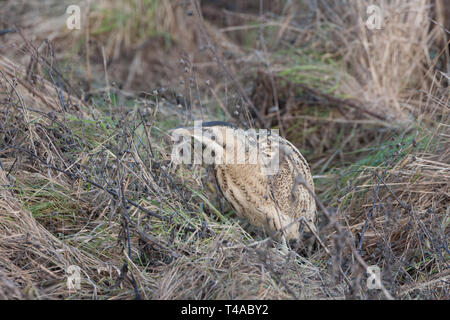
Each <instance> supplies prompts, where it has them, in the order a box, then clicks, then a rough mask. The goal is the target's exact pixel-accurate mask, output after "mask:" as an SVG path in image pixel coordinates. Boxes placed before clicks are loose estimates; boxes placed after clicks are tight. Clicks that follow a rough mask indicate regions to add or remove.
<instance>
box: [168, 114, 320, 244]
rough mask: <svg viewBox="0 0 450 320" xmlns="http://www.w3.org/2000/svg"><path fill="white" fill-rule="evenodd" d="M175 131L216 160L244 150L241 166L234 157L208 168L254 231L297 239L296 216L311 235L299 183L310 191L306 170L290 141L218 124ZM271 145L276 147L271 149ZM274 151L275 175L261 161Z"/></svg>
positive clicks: (309, 204) (312, 206)
mask: <svg viewBox="0 0 450 320" xmlns="http://www.w3.org/2000/svg"><path fill="white" fill-rule="evenodd" d="M194 129H196V130H194ZM227 129H230V131H231V132H232V135H233V137H234V139H230V138H229V136H227V135H226V133H225V132H226V130H227ZM230 131H229V132H230ZM174 132H176V134H177V135H185V136H190V137H193V138H194V139H196V140H197V141H200V142H201V143H202V145H203V146H206V147H209V148H210V149H211V150H212V151H213V155H215V157H216V159H215V160H217V158H218V157H219V156H222V155H224V157H227V156H228V155H232V156H235V155H236V154H237V153H238V152H239V151H238V150H240V151H244V152H243V154H244V155H245V163H244V164H238V163H236V158H233V159H234V160H235V161H232V162H231V163H229V164H227V163H223V161H222V162H221V163H217V162H220V161H216V162H215V163H214V164H213V166H214V172H215V175H216V179H217V183H218V186H219V188H220V190H221V191H222V194H223V196H224V197H225V198H226V199H227V200H228V202H229V203H230V204H231V205H232V206H233V208H234V209H235V211H236V214H237V215H238V216H240V217H243V218H246V219H248V221H249V222H250V224H252V225H254V226H256V227H260V228H264V229H265V230H266V231H269V232H270V233H277V236H278V238H279V239H283V238H284V239H286V240H298V239H299V237H300V232H299V226H300V222H299V221H300V220H301V218H304V220H306V222H307V223H308V225H309V226H310V227H311V228H312V229H313V230H314V231H315V228H316V227H315V225H316V220H317V211H316V203H315V200H314V198H313V197H312V196H311V194H310V193H309V191H308V190H307V189H306V188H305V187H304V186H303V185H302V183H300V182H301V181H304V182H306V183H307V184H308V186H309V188H310V189H311V190H312V191H314V184H313V180H312V177H311V173H310V169H309V166H308V164H307V162H306V160H305V159H304V158H303V156H302V155H301V153H300V152H299V151H298V150H297V148H296V147H295V146H293V145H292V144H291V143H290V142H289V141H287V140H286V139H284V138H282V137H280V136H278V135H270V136H258V135H256V137H257V139H254V137H255V136H253V135H251V134H250V135H249V134H248V132H245V131H243V130H240V129H237V128H234V127H231V126H230V125H229V124H226V123H222V122H210V123H203V124H202V126H201V128H198V127H197V128H194V127H190V128H180V129H176V130H175V131H174ZM245 139H247V140H245ZM243 141H245V143H247V145H245V143H243ZM230 143H231V145H230ZM270 146H272V147H273V146H276V147H273V148H272V149H271V148H270ZM258 148H259V149H258ZM257 150H261V151H260V152H261V154H262V155H263V156H262V157H261V159H260V158H258V159H257V160H256V163H255V162H253V163H254V164H251V163H249V162H250V160H251V157H252V155H254V153H255V152H257ZM276 150H279V154H278V155H279V162H278V164H279V166H278V167H279V170H278V171H277V172H276V173H275V174H268V172H269V171H268V170H267V167H266V166H264V163H263V162H262V161H264V160H263V159H262V158H263V157H264V156H266V157H267V158H270V156H273V155H274V154H275V153H276ZM231 151H233V152H234V153H232V152H231ZM230 152H231V153H230ZM230 158H231V157H230ZM303 179H304V180H303ZM306 230H308V229H306Z"/></svg>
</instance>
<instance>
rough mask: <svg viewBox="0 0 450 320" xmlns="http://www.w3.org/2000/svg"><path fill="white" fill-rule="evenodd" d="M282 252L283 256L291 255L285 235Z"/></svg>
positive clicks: (282, 238) (282, 241) (282, 237)
mask: <svg viewBox="0 0 450 320" xmlns="http://www.w3.org/2000/svg"><path fill="white" fill-rule="evenodd" d="M280 250H281V252H282V253H283V254H288V253H289V247H288V242H287V241H286V237H285V236H284V235H282V236H281V244H280Z"/></svg>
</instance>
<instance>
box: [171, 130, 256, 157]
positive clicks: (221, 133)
mask: <svg viewBox="0 0 450 320" xmlns="http://www.w3.org/2000/svg"><path fill="white" fill-rule="evenodd" d="M170 133H171V135H172V140H173V142H174V143H175V144H174V149H173V150H172V160H175V162H178V161H179V160H182V161H181V162H183V163H187V162H186V161H189V160H190V159H191V154H192V152H191V151H192V142H193V146H194V148H193V151H194V163H198V164H200V163H204V164H222V163H225V161H226V157H227V155H230V157H231V154H232V156H233V158H234V155H236V154H238V150H239V151H244V150H245V146H246V143H247V145H248V142H247V141H246V139H247V136H248V135H247V134H246V132H245V131H243V130H242V129H238V128H237V127H236V126H234V125H233V124H231V123H228V122H222V121H211V122H196V123H195V124H194V126H192V127H180V128H176V129H173V130H171V131H170ZM192 140H193V141H192ZM243 148H244V149H243ZM247 148H248V147H247ZM174 157H175V158H174ZM196 157H197V159H196ZM198 157H200V158H201V160H200V158H198ZM176 158H177V159H176ZM177 160H178V161H177ZM230 160H231V159H228V161H230ZM233 160H234V159H233ZM199 161H201V162H199ZM188 163H190V162H188Z"/></svg>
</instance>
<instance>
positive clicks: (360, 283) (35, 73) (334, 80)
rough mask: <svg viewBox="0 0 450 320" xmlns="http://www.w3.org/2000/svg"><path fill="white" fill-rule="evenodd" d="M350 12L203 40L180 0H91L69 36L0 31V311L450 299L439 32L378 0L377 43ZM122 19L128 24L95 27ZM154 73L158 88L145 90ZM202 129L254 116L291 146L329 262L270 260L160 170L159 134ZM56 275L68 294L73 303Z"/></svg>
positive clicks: (217, 200) (411, 4)
mask: <svg viewBox="0 0 450 320" xmlns="http://www.w3.org/2000/svg"><path fill="white" fill-rule="evenodd" d="M347 2H348V5H347V6H346V9H345V12H344V11H342V10H343V7H341V6H335V7H329V6H326V3H325V2H324V1H304V2H301V4H300V5H301V6H302V8H303V9H305V8H313V9H314V10H309V11H308V10H304V11H303V12H306V14H305V15H303V16H302V15H296V14H295V12H297V11H296V8H293V7H289V6H288V5H285V4H284V3H283V2H282V1H280V2H279V3H278V2H277V3H278V5H279V6H281V7H280V10H273V11H272V8H271V10H267V11H264V14H262V15H260V14H255V7H251V8H250V9H249V11H248V12H247V13H244V12H234V11H232V10H231V11H226V12H225V13H224V12H223V11H220V10H217V12H218V13H220V14H225V18H224V19H223V21H225V23H226V21H233V25H220V26H217V25H216V26H214V25H212V24H210V22H209V21H206V24H203V23H202V20H201V19H198V17H196V9H195V6H192V4H191V6H187V7H183V5H181V4H180V3H181V2H176V1H175V2H171V1H162V2H158V5H157V4H156V2H154V1H124V2H119V1H102V2H99V3H96V4H95V7H92V8H91V11H90V12H89V14H88V16H89V24H88V26H89V27H88V29H83V30H82V31H81V32H80V33H79V34H76V35H75V36H73V37H70V36H69V33H68V32H67V31H66V30H64V29H63V28H61V29H58V28H55V27H53V28H51V27H49V28H48V29H45V30H44V29H40V30H33V28H32V26H33V24H36V23H37V22H39V19H42V18H41V17H39V16H33V18H34V19H36V20H32V21H31V22H30V20H27V23H28V24H24V25H23V28H22V29H21V32H20V33H16V34H12V35H9V36H8V38H7V39H6V40H5V44H4V45H2V46H1V47H0V53H1V56H0V71H1V73H0V185H1V188H0V208H1V209H0V230H1V231H0V298H1V299H92V298H94V299H95V298H98V299H132V298H136V297H140V298H144V299H344V298H351V299H385V298H390V297H391V296H393V297H394V298H397V299H448V298H449V296H448V295H449V283H448V281H449V280H448V277H449V268H448V264H449V257H450V251H449V245H448V234H449V228H450V212H449V209H448V208H449V207H450V206H449V204H450V203H449V202H450V201H449V199H450V194H449V192H450V190H449V183H448V181H450V173H449V170H450V164H449V161H448V159H449V158H450V148H449V147H450V143H449V142H450V141H449V137H450V135H449V125H450V122H449V120H450V119H449V105H450V103H449V99H450V96H449V92H448V87H447V82H446V79H445V77H444V76H443V75H442V73H441V72H440V71H439V70H435V68H437V67H439V66H440V63H441V62H442V60H443V59H444V58H445V50H444V51H442V48H438V43H439V41H441V40H442V30H441V29H438V28H437V27H436V26H435V25H430V20H429V19H428V18H427V17H428V16H429V15H430V10H431V9H430V6H429V5H430V3H431V2H430V1H426V0H412V1H408V2H405V1H394V0H393V1H386V12H387V13H388V14H387V15H386V16H385V21H384V24H383V30H381V31H373V32H369V31H367V29H365V27H364V21H363V20H362V19H361V17H363V16H364V12H365V8H366V6H365V5H366V4H367V3H368V2H367V3H366V2H365V1H363V2H361V1H358V2H357V1H350V0H349V1H347ZM7 5H8V6H9V8H10V10H11V12H17V14H18V16H19V17H22V18H25V17H30V16H29V15H27V13H26V12H25V13H24V12H20V11H17V10H18V9H17V8H16V9H14V8H15V7H14V2H12V1H11V2H10V1H8V2H7ZM274 6H275V4H274ZM256 7H257V6H256ZM143 8H144V9H145V10H144V9H143ZM213 9H214V7H213ZM241 9H242V8H241ZM15 10H16V11H15ZM210 10H211V9H210ZM117 12H123V13H124V14H125V16H127V14H129V17H128V18H124V19H122V20H120V21H121V22H120V25H117V26H115V25H114V27H111V28H109V29H108V28H106V27H105V26H111V24H110V23H109V24H108V23H107V24H105V21H106V22H107V21H112V20H114V21H118V20H117V19H116V18H117ZM50 13H51V12H50ZM187 13H189V14H187ZM191 13H192V15H191ZM213 13H214V12H212V13H210V14H213ZM43 14H44V15H48V14H49V13H45V12H44V13H43ZM227 15H228V16H232V17H234V18H233V19H228V18H226V16H227ZM119 16H120V15H119ZM130 17H131V18H130ZM150 17H155V19H153V20H152V19H149V18H150ZM163 17H165V18H163ZM358 17H359V18H358ZM111 19H112V20H111ZM249 19H250V20H253V21H254V23H255V24H249V23H248V22H247V21H248V20H249ZM5 21H6V20H5ZM17 21H19V22H20V21H22V20H21V19H17ZM24 21H25V20H24ZM55 21H56V20H53V22H54V24H53V25H55V23H56V22H55ZM242 21H245V22H242ZM222 23H223V22H222ZM236 23H241V25H238V26H236ZM19 25H20V23H19ZM50 25H51V24H49V25H48V26H50ZM254 25H256V28H255V27H254ZM102 26H103V27H102ZM219 28H221V29H219ZM99 30H100V31H101V32H100V31H99ZM219 30H221V31H222V32H220V31H219ZM230 30H234V31H230ZM251 30H256V32H257V33H256V34H252V31H251ZM229 32H241V33H242V34H239V35H236V34H234V35H233V36H232V37H230V38H228V37H227V33H229ZM161 34H166V35H167V36H168V38H167V39H170V41H171V44H170V46H166V44H163V43H162V42H161V41H160V40H161V39H164V36H163V37H162V38H161ZM246 34H248V37H246V36H245V35H246ZM35 36H36V37H37V39H34V37H35ZM44 36H49V38H50V40H51V41H50V42H49V43H47V44H46V43H45V42H40V41H41V40H42V37H44ZM86 37H87V38H90V39H91V40H93V41H91V42H89V40H87V41H86ZM155 37H156V38H155ZM155 39H158V40H157V41H155ZM229 39H234V40H233V41H236V42H235V43H233V42H232V41H231V40H229ZM256 40H257V41H256ZM239 41H242V43H240V42H239ZM244 41H245V43H244ZM13 42H14V43H15V45H14V47H13V46H12V43H13ZM163 42H164V41H163ZM75 43H78V45H79V48H78V49H75V51H76V52H81V53H82V54H81V55H76V54H74V52H73V51H72V50H74V48H75V47H74V44H75ZM145 43H151V45H150V47H148V46H146V45H144V46H143V47H142V48H145V50H140V49H139V48H140V46H141V45H142V44H145ZM66 47H69V48H70V49H69V50H67V49H65V48H66ZM156 47H157V50H156V51H154V52H153V51H151V50H150V49H149V48H156ZM200 47H203V48H200ZM77 50H78V51H77ZM149 52H153V53H154V54H153V55H151V54H150V53H149ZM144 53H145V54H144ZM230 55H231V57H229V56H230ZM433 55H434V56H433ZM86 57H88V59H87V60H86ZM199 57H200V58H199ZM180 58H181V59H182V61H181V63H180ZM208 59H209V60H208ZM67 65H69V66H67ZM105 65H106V67H105ZM133 66H142V67H141V68H135V67H133ZM158 66H162V68H163V69H164V70H165V71H164V72H160V71H161V70H162V69H158V68H159V67H158ZM147 67H148V68H149V70H152V72H148V73H147V72H143V71H145V70H147ZM133 68H134V69H133ZM89 70H90V71H89ZM155 70H156V71H155ZM158 70H159V71H158ZM153 71H155V72H153ZM441 71H442V70H441ZM88 72H90V74H89V75H88ZM155 74H158V75H160V76H161V77H162V79H163V80H164V78H165V77H169V78H170V79H168V80H164V81H165V82H167V83H172V86H169V87H167V88H166V90H161V89H158V90H159V91H153V88H158V86H160V85H161V79H154V75H155ZM255 74H256V75H257V76H256V77H255ZM326 76H327V77H326ZM89 79H90V80H89ZM78 80H81V83H78ZM180 80H181V82H180ZM204 80H211V83H208V84H204ZM119 81H120V82H121V83H120V84H119V85H114V84H113V83H114V82H119ZM164 81H163V82H164ZM174 84H175V85H174ZM140 86H141V87H140ZM144 88H145V91H146V92H147V93H146V94H145V95H143V94H136V92H139V91H141V90H144ZM149 88H151V89H149ZM244 94H245V95H248V97H249V98H248V99H249V100H247V98H245V97H243V95H244ZM248 102H250V103H253V104H254V105H255V106H257V108H255V109H254V110H253V109H252V108H251V106H250V105H249V103H248ZM274 106H276V107H278V110H276V109H277V108H274ZM255 112H259V115H258V117H259V120H258V119H256V118H257V117H256V114H255ZM200 118H205V119H209V118H211V119H217V118H221V119H222V118H224V119H227V120H230V121H235V122H239V123H240V124H243V125H247V126H250V125H252V123H253V122H251V121H250V122H249V121H248V119H249V118H254V119H256V120H255V122H256V123H258V121H259V125H271V126H278V127H280V129H282V130H283V131H284V133H285V135H286V136H287V137H289V139H290V140H291V141H293V142H294V143H295V144H297V145H298V146H300V149H301V150H302V152H304V153H305V155H306V156H307V159H308V160H309V162H310V163H311V164H312V170H313V173H314V174H315V175H316V177H315V178H316V179H315V183H316V192H317V196H318V202H319V206H320V208H321V210H320V217H321V227H320V238H321V242H322V243H323V244H324V245H323V246H322V245H319V244H316V245H315V246H314V247H312V248H310V249H309V250H301V249H300V250H291V251H290V253H289V254H287V255H285V254H283V253H282V252H281V251H280V250H279V249H277V248H276V246H274V245H273V243H272V239H270V238H268V237H266V235H265V234H264V233H262V232H259V231H255V230H252V229H251V228H249V227H248V226H246V225H245V222H242V221H239V220H238V219H237V217H236V215H235V214H234V212H233V211H232V210H231V209H230V208H229V206H228V205H227V204H226V203H224V201H223V199H221V197H220V193H218V192H217V190H216V187H215V184H214V182H213V180H212V179H211V178H210V177H211V175H210V174H209V172H208V170H206V169H203V168H199V167H195V166H181V167H176V166H174V165H173V164H172V163H171V161H170V153H171V141H170V137H169V136H168V134H167V129H171V128H173V127H175V126H177V125H180V124H184V123H186V122H188V121H190V120H192V119H200ZM261 119H262V120H261ZM261 121H263V122H265V123H261ZM297 249H298V248H297ZM70 265H77V266H79V267H80V268H81V290H78V291H70V290H68V289H67V285H66V280H67V273H66V272H67V271H66V270H67V268H68V267H69V266H70ZM365 265H377V266H379V267H380V268H381V270H382V278H383V285H384V287H385V291H379V290H368V289H367V286H366V283H365V279H366V274H365V270H364V266H365Z"/></svg>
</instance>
